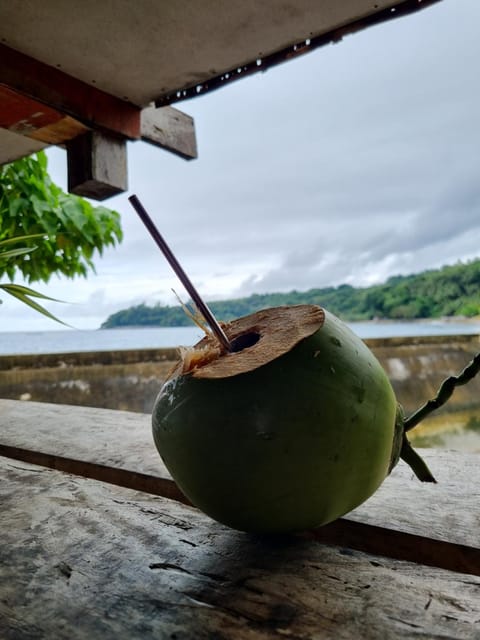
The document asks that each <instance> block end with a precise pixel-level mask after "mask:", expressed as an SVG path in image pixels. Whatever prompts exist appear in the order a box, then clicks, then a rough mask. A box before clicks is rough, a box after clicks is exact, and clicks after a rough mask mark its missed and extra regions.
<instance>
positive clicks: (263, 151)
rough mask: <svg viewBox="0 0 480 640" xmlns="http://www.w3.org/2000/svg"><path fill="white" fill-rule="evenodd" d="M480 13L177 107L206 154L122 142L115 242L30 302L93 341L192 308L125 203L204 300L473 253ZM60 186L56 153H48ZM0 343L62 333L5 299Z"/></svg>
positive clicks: (445, 16) (389, 34) (357, 37)
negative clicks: (104, 330)
mask: <svg viewBox="0 0 480 640" xmlns="http://www.w3.org/2000/svg"><path fill="white" fill-rule="evenodd" d="M479 24H480V2H479V1H478V0H443V1H442V2H440V3H439V4H438V5H434V6H433V7H431V8H428V9H426V10H424V11H420V12H418V13H417V14H415V15H413V16H410V17H407V18H401V19H398V20H394V21H391V22H390V23H387V24H382V25H379V26H376V27H373V28H370V29H367V30H366V31H363V32H361V33H357V34H354V35H351V36H348V37H346V38H345V39H344V40H343V41H342V42H340V43H339V44H336V45H330V46H327V47H323V48H320V49H317V50H316V51H314V52H312V53H310V54H307V55H306V56H303V57H302V58H299V59H297V60H295V61H292V62H288V63H286V64H282V65H280V66H278V67H276V68H273V69H271V70H270V71H268V72H266V73H260V74H258V75H256V76H254V77H250V78H245V79H242V80H239V81H238V82H236V83H233V84H231V85H230V86H228V87H226V88H224V89H222V90H220V91H216V92H213V93H212V94H210V95H206V96H203V97H200V98H196V99H193V100H189V101H186V102H184V103H179V104H178V105H175V106H176V107H177V108H179V109H181V110H183V111H185V112H186V113H188V114H190V115H192V116H193V117H194V119H195V124H196V130H197V140H198V146H199V158H198V159H197V160H194V161H190V162H186V161H184V160H182V159H180V158H177V157H176V156H174V155H172V154H169V153H167V152H165V151H163V150H160V149H158V148H155V147H152V146H149V145H147V144H146V143H143V142H136V143H132V144H130V145H129V151H128V163H129V192H128V193H127V194H125V195H121V196H118V197H116V198H111V199H110V200H107V201H106V203H105V204H106V206H110V207H112V208H115V209H117V210H118V211H119V212H120V213H121V215H122V225H123V229H124V234H125V238H124V241H123V243H122V244H121V245H119V246H118V247H117V248H116V249H114V250H109V251H107V252H105V254H104V256H103V257H102V258H98V259H97V260H96V266H97V274H96V275H93V274H92V275H91V276H90V277H89V278H88V279H86V280H80V279H79V280H75V281H68V280H66V279H59V278H56V277H54V278H52V280H51V282H50V283H49V284H48V285H43V284H37V285H36V288H37V289H39V290H41V291H43V292H44V293H47V294H48V295H51V296H53V297H57V298H61V299H63V300H68V301H69V302H71V303H72V304H64V305H57V304H51V305H49V309H50V310H51V311H53V312H54V313H56V314H57V315H59V316H61V317H62V318H63V319H64V320H65V321H67V322H69V323H71V324H73V325H74V326H75V327H77V328H79V329H89V328H97V327H98V326H99V325H100V324H101V322H102V321H103V320H105V319H106V317H107V316H108V315H109V314H110V313H113V312H114V311H117V310H119V309H122V308H125V307H127V306H130V305H132V304H137V303H140V302H146V303H156V302H159V301H160V302H162V303H165V304H175V302H176V301H175V299H174V298H173V294H172V292H171V289H172V287H173V288H175V289H176V290H177V291H178V293H179V294H180V295H181V296H182V297H184V298H187V297H188V296H187V295H186V294H185V293H184V292H183V290H182V287H181V285H180V284H179V283H178V282H177V280H176V278H175V276H174V275H172V273H171V270H170V267H169V266H168V264H167V263H166V262H165V260H164V258H163V257H162V256H161V254H160V253H159V251H158V249H157V248H156V246H155V245H154V244H153V242H152V240H151V239H150V237H149V236H148V234H147V232H146V231H145V229H144V228H143V226H142V224H141V222H140V221H139V220H138V219H137V217H136V214H135V213H134V212H133V210H132V209H131V206H130V205H129V203H128V200H127V196H128V195H130V194H131V193H136V194H137V195H138V196H139V198H140V199H141V200H142V202H143V204H144V205H145V206H146V208H147V209H148V210H149V211H150V213H151V215H152V217H153V218H154V219H155V221H156V223H157V224H158V227H159V229H160V230H161V232H162V233H163V235H164V236H165V238H166V239H167V241H168V242H169V244H170V246H171V248H172V249H173V251H174V252H175V253H176V255H177V257H178V259H179V260H180V261H181V263H182V264H183V267H184V269H185V270H186V271H187V272H188V273H189V275H190V277H191V279H192V280H193V281H194V283H195V284H196V285H197V287H198V289H199V290H200V292H201V293H202V294H203V295H204V297H205V298H206V299H207V300H212V299H215V298H230V297H238V296H244V295H248V294H251V293H254V292H273V291H289V290H291V289H297V290H306V289H309V288H311V287H324V286H328V285H338V284H341V283H344V282H347V283H350V284H353V285H362V286H363V285H369V284H372V283H377V282H382V281H383V280H385V278H387V277H388V276H390V275H393V274H397V273H412V272H416V271H421V270H423V269H426V268H435V267H440V266H442V265H444V264H451V263H455V262H456V261H458V260H468V259H472V258H475V257H477V256H479V255H480V247H479V243H480V175H479V174H480V162H479V155H480V88H479V82H480V79H479V72H478V69H479V61H480V39H479V37H478V25H479ZM48 155H49V170H50V174H51V175H52V178H53V179H54V180H55V181H56V182H57V183H58V184H60V185H61V186H63V187H64V188H65V186H66V157H65V154H64V152H63V151H61V150H59V149H53V150H50V151H49V153H48ZM2 297H3V301H4V304H3V305H2V308H1V313H0V330H1V331H11V330H17V331H18V330H48V329H52V330H53V329H56V328H59V326H57V325H55V323H53V322H51V321H48V320H47V319H43V318H41V317H40V316H38V315H37V314H35V312H33V311H31V310H29V309H27V308H26V307H23V306H22V305H20V304H19V303H16V302H15V301H14V300H13V299H10V298H9V296H6V295H4V296H2Z"/></svg>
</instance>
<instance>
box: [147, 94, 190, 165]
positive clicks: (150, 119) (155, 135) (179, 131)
mask: <svg viewBox="0 0 480 640" xmlns="http://www.w3.org/2000/svg"><path fill="white" fill-rule="evenodd" d="M140 135H141V137H142V140H144V141H145V142H149V143H150V144H153V145H155V146H157V147H161V148H162V149H166V150H167V151H171V152H172V153H175V154H176V155H178V156H180V157H181V158H184V159H185V160H192V159H194V158H196V157H197V155H198V154H197V139H196V136H195V124H194V122H193V118H192V117H191V116H189V115H187V114H186V113H183V112H182V111H179V110H178V109H174V108H173V107H161V108H159V109H157V108H155V107H148V108H146V109H143V110H142V113H141V120H140Z"/></svg>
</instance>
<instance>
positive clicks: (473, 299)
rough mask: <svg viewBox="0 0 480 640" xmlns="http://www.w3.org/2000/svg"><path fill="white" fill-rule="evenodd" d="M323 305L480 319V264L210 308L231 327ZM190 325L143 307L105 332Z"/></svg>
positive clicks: (352, 316)
mask: <svg viewBox="0 0 480 640" xmlns="http://www.w3.org/2000/svg"><path fill="white" fill-rule="evenodd" d="M293 304H318V305H320V306H322V307H325V308H326V309H328V310H329V311H331V312H332V313H334V314H335V315H337V316H339V317H340V318H342V319H343V320H347V321H352V320H371V319H373V318H389V319H396V320H400V319H414V318H439V317H442V316H467V317H473V316H476V315H480V259H478V260H474V261H472V262H468V263H465V264H464V263H458V264H455V265H452V266H445V267H442V268H441V269H436V270H430V271H423V272H422V273H418V274H414V275H408V276H393V277H391V278H389V279H388V280H387V282H386V283H385V284H379V285H374V286H371V287H352V286H350V285H348V284H342V285H340V286H338V287H325V288H323V289H310V290H308V291H303V292H301V291H290V292H289V293H265V294H254V295H251V296H248V298H238V299H234V300H221V301H220V300H219V301H215V302H210V303H209V307H210V308H211V310H212V312H213V313H214V315H215V316H216V317H217V318H218V320H221V321H228V320H232V319H234V318H238V317H239V316H244V315H247V314H249V313H253V312H254V311H258V310H259V309H264V308H266V307H276V306H281V305H293ZM191 324H192V322H191V320H190V319H189V318H188V317H187V316H186V315H185V312H184V311H183V309H182V307H181V306H163V305H161V304H155V305H153V306H148V305H146V304H140V305H137V306H134V307H129V308H128V309H124V310H122V311H118V312H117V313H114V314H113V315H111V316H109V317H108V318H107V320H106V321H105V322H104V323H103V324H102V326H101V328H102V329H110V328H114V327H129V326H137V327H138V326H142V327H182V326H190V325H191Z"/></svg>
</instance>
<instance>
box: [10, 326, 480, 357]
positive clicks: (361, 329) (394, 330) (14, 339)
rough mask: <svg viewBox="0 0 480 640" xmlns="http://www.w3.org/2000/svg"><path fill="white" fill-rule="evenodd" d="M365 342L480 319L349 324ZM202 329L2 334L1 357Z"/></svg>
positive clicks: (167, 341) (196, 334)
mask: <svg viewBox="0 0 480 640" xmlns="http://www.w3.org/2000/svg"><path fill="white" fill-rule="evenodd" d="M346 324H347V325H348V326H349V327H350V328H351V329H352V331H353V332H354V333H356V334H357V335H358V336H359V337H360V338H362V339H370V338H397V337H405V338H406V337H419V336H424V337H426V336H452V335H472V334H473V335H476V334H480V319H478V318H476V319H474V320H471V319H460V318H455V319H453V318H441V319H437V318H436V319H421V320H402V321H397V320H390V319H376V320H368V321H363V322H347V323H346ZM203 335H204V334H203V332H202V331H201V329H199V328H198V327H195V326H192V327H116V328H112V329H101V328H97V329H60V330H59V329H56V330H47V331H45V330H41V331H4V332H0V356H1V355H27V354H48V353H69V352H77V351H120V350H130V349H162V348H176V347H179V346H191V345H193V344H195V342H197V341H198V340H200V339H201V338H202V337H203Z"/></svg>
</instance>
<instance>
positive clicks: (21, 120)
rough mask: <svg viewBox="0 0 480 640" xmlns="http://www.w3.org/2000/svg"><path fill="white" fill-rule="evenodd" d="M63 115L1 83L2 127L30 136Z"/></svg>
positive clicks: (0, 114)
mask: <svg viewBox="0 0 480 640" xmlns="http://www.w3.org/2000/svg"><path fill="white" fill-rule="evenodd" d="M63 117H64V116H63V114H62V113H60V112H59V111H57V110H56V109H52V108H51V107H48V106H47V105H44V104H42V103H40V102H37V101H36V100H32V99H31V98H28V97H27V96H24V95H22V94H21V93H18V92H17V91H13V90H12V89H9V88H8V87H6V86H4V85H0V127H2V128H4V129H9V130H10V131H14V132H15V133H20V134H21V135H26V136H28V135H30V134H31V133H32V132H33V131H36V130H37V129H41V128H42V127H47V126H48V125H51V124H54V123H55V122H58V121H59V120H61V119H62V118H63Z"/></svg>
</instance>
